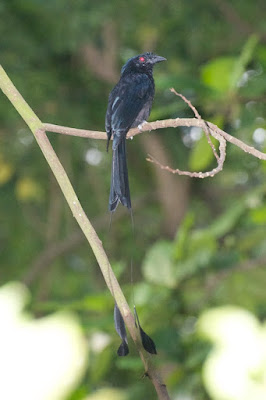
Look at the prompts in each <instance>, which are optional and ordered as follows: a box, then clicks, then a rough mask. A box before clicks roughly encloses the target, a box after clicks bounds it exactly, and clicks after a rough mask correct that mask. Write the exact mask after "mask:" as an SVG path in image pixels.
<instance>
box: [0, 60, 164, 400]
mask: <svg viewBox="0 0 266 400" xmlns="http://www.w3.org/2000/svg"><path fill="white" fill-rule="evenodd" d="M0 87H1V89H2V91H3V92H4V94H5V95H6V96H7V97H8V99H9V100H10V102H11V103H12V104H13V106H14V107H15V108H16V110H17V111H18V113H19V114H20V115H21V117H22V118H23V119H24V121H25V122H26V124H27V125H28V126H29V128H30V130H31V131H32V133H33V135H34V137H35V139H36V141H37V143H38V145H39V146H40V149H41V151H42V153H43V155H44V157H45V158H46V161H47V162H48V164H49V166H50V168H51V170H52V172H53V174H54V176H55V178H56V180H57V182H58V184H59V186H60V188H61V190H62V192H63V194H64V196H65V199H66V201H67V203H68V205H69V207H70V209H71V211H72V214H73V217H74V218H75V219H76V220H77V222H78V224H79V226H80V228H81V229H82V231H83V233H84V235H85V236H86V238H87V240H88V242H89V244H90V246H91V248H92V251H93V253H94V255H95V257H96V259H97V261H98V264H99V267H100V269H101V271H102V274H103V277H104V279H105V282H106V284H107V286H108V288H109V290H110V292H111V294H112V295H113V297H114V299H115V301H116V303H117V305H118V307H119V309H120V311H121V313H122V315H123V318H124V320H125V323H126V325H127V328H128V330H129V333H130V335H131V337H132V339H133V341H134V342H135V345H136V347H137V349H138V351H139V353H140V357H141V359H142V361H143V364H144V367H145V371H146V374H147V375H148V376H149V377H150V379H151V381H152V383H153V385H154V387H155V389H156V391H157V394H158V398H159V399H164V400H165V399H166V400H167V399H169V396H168V393H167V389H166V387H165V385H164V384H163V382H162V380H161V378H160V376H159V375H158V373H157V372H156V370H155V368H154V367H153V366H152V364H151V361H150V356H149V355H148V354H146V352H145V350H143V348H142V346H141V344H140V339H139V335H138V332H137V330H136V328H135V321H134V317H133V315H132V313H131V310H130V308H129V306H128V303H127V301H126V299H125V296H124V294H123V292H122V290H121V288H120V286H119V283H118V281H117V279H116V277H115V275H114V273H113V270H112V268H111V265H110V263H109V260H108V258H107V255H106V253H105V251H104V248H103V246H102V242H101V240H100V239H99V237H98V235H97V233H96V232H95V230H94V228H93V226H92V225H91V223H90V221H89V219H88V218H87V216H86V214H85V212H84V210H83V208H82V207H81V204H80V202H79V200H78V197H77V195H76V193H75V191H74V189H73V187H72V185H71V182H70V180H69V179H68V176H67V174H66V172H65V170H64V168H63V166H62V164H61V163H60V161H59V159H58V157H57V155H56V153H55V151H54V149H53V147H52V146H51V143H50V142H49V139H48V137H47V136H46V133H45V126H44V124H43V123H42V122H41V121H40V120H39V118H38V117H37V116H36V114H35V113H34V112H33V110H32V109H31V108H30V106H29V105H28V104H27V103H26V101H25V100H24V99H23V97H22V96H21V94H20V93H19V92H18V90H17V89H16V87H15V86H14V85H13V83H12V82H11V80H10V79H9V77H8V76H7V74H6V73H5V71H4V69H3V68H2V66H0Z"/></svg>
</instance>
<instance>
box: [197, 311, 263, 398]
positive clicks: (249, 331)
mask: <svg viewBox="0 0 266 400" xmlns="http://www.w3.org/2000/svg"><path fill="white" fill-rule="evenodd" d="M198 329H199V331H200V332H201V333H202V334H203V335H204V336H205V337H207V338H208V339H209V340H212V341H213V342H214V344H215V347H214V348H213V349H212V351H211V353H210V354H209V356H208V358H207V360H206V362H205V365H204V370H203V379H204V381H205V384H206V387H207V389H208V392H209V393H210V395H211V397H212V398H213V399H217V400H245V399H247V400H248V399H258V400H260V399H261V400H263V399H265V397H266V380H265V377H266V326H265V323H264V324H263V325H261V324H260V323H259V321H258V320H257V319H256V318H254V316H253V315H252V314H251V313H250V312H247V311H245V310H243V309H241V308H238V307H232V306H227V307H220V308H217V309H215V308H214V309H212V310H209V311H205V312H204V313H203V315H202V316H201V317H200V319H199V321H198Z"/></svg>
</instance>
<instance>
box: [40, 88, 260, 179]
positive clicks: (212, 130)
mask: <svg viewBox="0 0 266 400" xmlns="http://www.w3.org/2000/svg"><path fill="white" fill-rule="evenodd" d="M170 90H171V92H173V93H174V94H175V95H176V96H179V97H181V98H182V99H183V100H184V101H185V102H186V103H187V104H188V106H189V107H190V108H191V110H192V111H193V113H194V114H195V117H196V118H176V119H167V120H162V121H155V122H147V123H146V124H145V125H143V126H142V128H141V130H140V129H139V128H133V129H130V131H129V132H128V134H127V137H128V138H133V137H134V136H136V135H139V134H140V133H142V132H147V131H149V132H150V131H153V130H157V129H162V128H176V127H179V126H186V127H193V126H194V127H199V128H201V129H202V130H203V131H204V133H205V135H206V137H207V140H208V143H209V145H210V146H211V148H212V151H213V154H214V156H215V157H216V159H217V166H216V167H215V168H213V169H212V170H211V171H206V172H190V171H182V170H180V169H178V168H175V169H174V168H171V167H169V166H168V165H162V164H161V163H160V162H159V161H158V160H156V159H155V158H154V157H152V156H151V155H148V158H147V161H149V162H152V163H154V164H156V165H158V166H159V167H160V168H161V169H164V170H166V171H169V172H171V173H173V174H178V175H187V176H190V177H191V178H207V177H213V176H214V175H216V174H218V172H220V171H221V170H222V169H223V165H224V161H225V158H226V142H230V143H232V144H234V145H235V146H238V147H239V148H240V149H241V150H243V151H244V152H246V153H249V154H251V155H252V156H254V157H257V158H259V159H260V160H266V153H263V152H261V151H259V150H257V149H255V148H254V147H252V146H249V145H247V144H246V143H244V142H242V141H241V140H239V139H237V138H235V137H234V136H231V135H229V133H227V132H224V131H223V130H222V129H220V128H218V126H216V125H214V124H212V123H211V122H208V121H205V120H203V119H202V118H201V116H200V114H199V113H198V111H197V110H196V108H195V107H194V106H193V105H192V104H191V102H190V101H189V100H188V99H187V98H186V97H185V96H184V95H182V94H180V93H177V92H176V91H175V89H170ZM44 127H45V130H46V131H49V132H55V133H61V134H64V135H71V136H79V137H85V138H91V139H102V140H106V133H105V132H99V131H89V130H85V129H75V128H68V127H65V126H59V125H53V124H48V123H46V124H44ZM210 136H212V137H214V138H215V139H216V140H218V142H219V155H218V154H217V152H216V149H215V147H214V145H213V143H212V141H211V138H210Z"/></svg>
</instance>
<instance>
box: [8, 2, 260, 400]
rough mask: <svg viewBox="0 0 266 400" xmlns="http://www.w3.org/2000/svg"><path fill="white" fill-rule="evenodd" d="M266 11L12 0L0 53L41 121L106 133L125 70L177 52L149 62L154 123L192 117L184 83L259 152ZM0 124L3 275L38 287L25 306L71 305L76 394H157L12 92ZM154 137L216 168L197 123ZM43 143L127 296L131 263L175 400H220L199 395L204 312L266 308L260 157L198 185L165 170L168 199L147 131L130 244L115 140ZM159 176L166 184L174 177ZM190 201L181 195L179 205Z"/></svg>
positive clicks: (137, 161) (203, 109)
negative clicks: (117, 324)
mask: <svg viewBox="0 0 266 400" xmlns="http://www.w3.org/2000/svg"><path fill="white" fill-rule="evenodd" d="M265 11H266V6H265V1H264V0H258V1H257V2H256V7H255V6H254V4H253V3H252V2H249V1H247V0H246V1H245V0H233V1H232V2H229V1H228V0H216V1H214V2H213V1H210V0H207V1H206V0H205V1H203V0H196V1H194V2H193V4H192V3H191V2H185V1H179V2H174V1H168V2H165V1H162V0H156V1H151V0H147V1H145V2H143V1H139V0H138V1H135V2H134V3H133V2H132V3H129V2H122V1H119V0H114V1H112V2H107V1H102V2H99V1H97V2H96V1H94V0H89V1H85V0H75V1H69V2H65V1H63V0H47V1H46V2H42V1H38V0H24V1H21V0H3V1H2V2H1V4H0V16H1V24H0V34H1V43H0V50H1V61H2V63H3V67H4V68H5V70H6V71H7V73H8V75H9V76H10V78H11V79H12V80H13V82H14V84H15V85H16V86H17V88H18V90H19V91H20V92H21V93H22V95H23V96H24V97H25V99H26V101H27V102H28V103H29V104H30V105H31V107H32V108H33V109H34V111H35V112H36V113H37V115H38V116H39V117H40V119H41V120H42V121H44V122H50V123H56V124H59V125H66V126H73V127H77V128H88V129H96V130H97V129H98V130H103V129H104V116H105V110H106V104H107V98H108V93H109V91H110V89H111V87H112V86H113V84H114V83H115V81H116V80H117V77H118V76H119V70H120V68H121V66H122V64H123V63H124V62H125V60H126V59H127V58H128V57H130V56H132V55H134V54H137V53H140V52H142V51H143V50H153V51H154V52H156V53H158V54H160V55H162V56H164V57H166V58H167V60H168V61H167V63H162V64H160V65H158V66H157V67H156V69H155V73H154V76H155V81H156V97H155V101H154V106H153V110H152V114H151V118H150V120H152V119H157V118H176V117H191V116H192V113H191V110H190V109H188V107H187V105H186V104H185V103H183V102H182V100H181V99H179V98H177V97H176V96H174V95H173V94H172V93H171V92H170V91H169V88H171V87H174V88H175V89H176V90H177V91H178V92H181V93H183V94H184V95H185V96H187V97H188V98H189V99H190V100H191V101H192V103H193V105H195V106H196V107H197V109H198V111H199V113H200V114H201V116H202V118H205V119H207V120H209V121H211V122H214V123H216V124H218V125H219V126H220V127H221V128H222V129H225V130H226V131H227V132H229V133H230V134H232V135H233V136H236V137H238V138H239V139H241V140H243V141H244V142H246V143H248V144H250V145H253V146H255V147H257V148H258V149H260V150H262V151H265V150H266V111H265V101H266V97H265V92H266V25H265V17H264V15H265ZM0 120H1V125H0V126H1V127H0V191H1V196H0V255H1V265H2V268H1V275H0V279H1V283H2V284H3V283H6V282H7V281H10V280H14V279H16V280H19V279H20V280H22V281H24V282H25V283H26V284H27V285H28V286H30V289H31V292H32V293H33V297H32V301H31V304H30V310H31V312H32V313H34V314H36V315H37V316H44V315H47V314H49V313H52V312H54V311H57V310H61V309H62V308H64V309H66V310H71V311H75V312H76V313H78V315H79V317H80V319H81V322H82V329H83V331H84V333H85V334H86V336H87V338H88V340H89V343H90V346H89V353H90V354H89V360H90V363H89V365H87V370H86V375H85V377H84V379H83V381H82V383H81V384H80V385H79V386H78V387H77V388H76V390H75V391H74V392H73V393H72V395H70V397H69V399H68V400H82V399H85V398H86V397H88V398H89V399H93V398H95V399H96V398H104V396H106V397H107V398H111V393H114V394H113V396H115V397H116V398H117V399H118V398H119V396H120V397H121V399H124V398H126V399H127V400H131V399H136V398H139V399H145V398H147V399H152V398H156V396H155V393H154V390H153V388H152V387H151V384H150V383H149V382H148V380H143V379H140V377H141V376H142V374H143V366H142V364H141V362H140V360H139V358H138V354H137V353H136V352H135V350H134V348H133V346H132V344H131V343H129V344H130V355H129V356H128V357H126V358H124V359H119V358H117V356H116V349H117V347H118V346H119V338H118V337H117V335H116V334H115V330H114V326H113V301H112V298H111V295H110V294H109V293H108V291H107V289H106V287H105V284H104V282H103V279H102V276H101V274H100V272H99V269H98V266H97V263H96V261H95V258H94V256H93V254H92V251H91V250H90V248H89V247H88V245H87V244H86V243H85V241H84V240H83V239H82V235H80V236H78V235H79V230H78V227H77V225H76V222H75V221H74V220H73V217H72V215H71V213H70V212H69V209H68V208H67V206H66V204H65V202H64V199H63V196H62V194H61V193H60V190H59V188H58V187H57V184H56V182H55V181H54V178H53V177H52V176H51V173H50V171H49V169H48V167H47V165H46V162H45V160H44V159H43V157H42V155H41V153H40V150H39V148H38V146H37V145H36V143H35V142H34V140H33V137H32V135H31V133H30V132H29V130H28V128H27V127H26V126H25V124H24V123H23V121H22V120H21V118H20V117H19V115H18V114H17V113H16V111H15V110H14V109H13V107H12V105H11V104H10V103H9V102H8V101H7V99H6V98H5V97H4V96H1V102H0ZM145 135H147V137H148V138H149V134H145ZM151 135H153V136H154V137H156V138H157V139H158V140H159V144H160V146H161V150H162V151H164V152H165V154H166V155H167V158H168V159H169V160H170V161H169V162H171V165H172V166H173V167H174V166H176V167H178V168H180V169H189V168H190V169H195V170H207V169H210V168H213V167H214V165H215V159H214V157H213V156H212V154H211V152H210V149H209V148H208V147H207V144H206V139H205V136H204V135H202V133H201V132H200V131H195V129H194V130H193V129H188V128H185V127H184V128H182V129H178V130H173V129H168V130H165V131H164V132H161V131H158V132H156V133H152V134H151ZM151 135H150V136H151ZM49 138H50V139H51V142H52V145H53V147H54V148H55V150H56V152H57V154H58V156H59V157H60V159H61V161H62V163H63V165H64V167H65V169H66V171H67V173H68V175H69V177H70V179H71V181H72V183H73V185H74V188H75V190H76V192H77V195H78V197H79V199H80V200H81V203H82V205H83V207H84V209H85V211H86V213H87V214H88V217H89V218H91V220H92V222H93V225H94V226H95V228H96V230H97V232H98V233H99V235H100V238H101V239H102V240H103V243H104V246H105V248H106V251H107V253H108V256H109V257H110V260H111V262H112V264H113V265H114V268H115V271H116V273H117V275H118V276H119V280H120V282H121V284H122V287H123V290H124V291H125V294H126V295H127V297H128V298H129V299H130V298H131V295H132V289H131V285H130V284H129V281H130V264H131V259H132V260H133V266H134V280H135V282H136V283H135V285H134V298H135V302H136V305H137V307H138V313H139V316H140V320H141V324H142V326H143V328H144V330H145V331H146V332H147V333H148V334H150V335H151V336H152V338H153V339H154V340H155V342H156V346H157V349H158V352H159V356H158V360H159V361H158V363H159V367H160V369H161V371H162V373H163V376H164V378H165V380H166V383H167V385H168V387H169V390H170V392H171V395H172V397H173V398H174V399H176V400H180V399H184V398H186V399H188V400H203V399H204V400H205V399H208V398H213V399H215V400H216V398H217V397H215V396H216V394H215V393H214V392H213V391H210V390H209V389H208V393H209V394H208V393H207V392H206V391H205V387H204V384H206V387H207V388H209V386H208V385H209V384H208V382H209V381H208V377H206V369H204V374H203V378H204V379H202V366H203V364H204V361H205V360H206V359H207V360H208V359H209V358H207V356H208V354H210V355H209V356H208V357H211V354H213V353H208V352H209V350H210V344H208V343H207V342H206V341H205V340H202V339H201V338H200V337H199V335H198V334H197V331H196V328H195V327H196V322H197V320H198V317H199V316H200V315H201V314H202V313H203V312H204V311H205V310H206V309H209V308H210V307H217V306H228V305H234V306H238V307H242V308H244V309H246V310H248V312H250V313H253V314H254V315H255V316H256V317H257V318H258V319H259V320H260V321H263V320H264V319H265V317H266V295H265V285H266V270H265V268H264V267H265V266H266V265H265V264H266V217H265V215H266V209H265V197H266V186H265V175H266V167H265V162H262V161H260V160H258V159H255V158H254V157H252V156H250V155H248V154H245V153H243V152H242V151H241V150H240V149H238V148H236V147H234V146H232V145H230V144H229V145H228V148H227V159H226V163H225V166H224V169H223V171H222V172H221V173H220V174H218V175H217V176H215V177H214V178H211V179H204V180H195V179H190V180H189V181H187V180H186V178H184V177H178V176H174V177H171V183H170V184H169V186H168V190H167V193H166V195H165V196H164V197H165V198H166V200H165V199H163V196H159V193H158V191H159V188H160V179H162V178H158V173H157V172H158V170H157V169H156V166H154V165H151V164H149V163H147V162H146V161H145V156H146V152H147V151H146V148H145V150H144V149H143V147H142V145H143V142H142V140H141V137H140V136H138V137H137V138H135V139H134V140H133V141H132V142H129V143H128V159H129V161H128V163H129V174H130V185H131V192H132V200H133V211H134V222H135V238H134V239H133V237H132V230H131V226H130V218H129V217H128V215H122V214H121V215H120V216H119V213H120V210H118V212H117V213H116V214H115V215H114V216H113V222H112V227H111V232H110V233H108V225H109V215H108V213H107V204H108V195H109V193H108V192H109V184H110V183H109V179H110V167H111V154H107V153H106V151H105V147H106V143H103V142H101V141H97V140H95V141H93V140H85V139H82V138H74V137H62V136H61V137H60V136H59V135H56V134H49ZM163 179H165V180H166V179H170V178H169V174H168V173H167V172H165V174H164V175H163ZM187 182H188V183H187ZM177 184H178V185H179V186H178V188H179V190H180V191H182V193H183V192H186V197H185V200H183V201H184V202H185V205H184V207H183V208H182V207H181V208H182V209H184V210H185V211H184V213H183V215H182V218H181V219H180V220H179V221H177V220H176V219H175V210H171V213H170V218H169V215H167V211H166V209H167V207H165V203H164V202H167V198H172V196H174V194H173V193H176V192H173V186H174V185H177ZM181 199H183V196H177V197H176V207H178V208H179V207H180V201H181ZM168 212H169V211H168ZM167 217H168V219H167ZM166 220H168V221H169V220H170V221H172V224H174V230H175V231H176V235H175V236H174V237H173V236H171V237H170V236H169V233H168V232H166V230H165V221H166ZM213 312H214V313H216V311H213ZM203 315H204V314H203ZM218 316H219V313H218V314H217V318H218ZM202 318H203V317H202ZM236 318H237V316H236ZM254 318H255V317H254ZM258 329H259V328H258ZM217 335H218V336H219V335H220V336H221V334H220V333H219V332H218V333H217ZM237 335H241V333H240V334H238V333H237ZM213 340H214V341H216V338H214V339H213ZM213 351H215V350H213ZM206 362H208V361H206ZM52 364H53V361H51V365H52ZM205 365H206V364H205ZM259 374H260V371H259ZM260 376H261V375H260ZM260 376H259V378H258V379H259V380H260ZM213 379H214V378H213ZM15 384H16V379H15V377H14V385H15ZM97 396H98V397H97ZM208 396H212V397H208ZM252 398H253V399H254V400H256V397H255V396H254V395H253V396H252ZM258 399H259V398H258Z"/></svg>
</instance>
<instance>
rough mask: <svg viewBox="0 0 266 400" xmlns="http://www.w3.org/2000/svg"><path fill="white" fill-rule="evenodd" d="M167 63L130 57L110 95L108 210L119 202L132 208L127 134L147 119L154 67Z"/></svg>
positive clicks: (143, 56) (107, 121)
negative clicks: (109, 187)
mask: <svg viewBox="0 0 266 400" xmlns="http://www.w3.org/2000/svg"><path fill="white" fill-rule="evenodd" d="M165 60H166V59H165V58H164V57H160V56H157V55H156V54H152V53H144V54H140V55H138V56H135V57H132V58H130V59H129V60H128V61H127V62H126V64H125V65H124V66H123V67H122V70H121V77H120V80H119V82H118V83H117V84H116V86H115V87H114V88H113V90H112V91H111V93H110V95H109V100H108V106H107V111H106V117H105V129H106V132H107V151H108V146H109V141H110V139H111V136H112V135H113V139H114V140H113V162H112V172H111V189H110V197H109V211H115V210H116V207H117V206H118V203H119V202H120V203H122V204H123V205H124V206H126V207H127V208H128V209H131V201H130V191H129V183H128V172H127V159H126V134H127V132H128V131H129V129H130V128H133V127H136V126H138V125H140V124H142V123H143V122H144V121H146V120H147V119H148V117H149V115H150V112H151V106H152V102H153V98H154V91H155V86H154V79H153V75H152V73H153V66H154V64H156V63H158V62H161V61H165Z"/></svg>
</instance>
